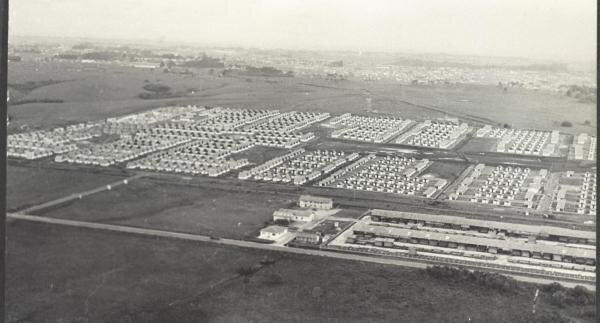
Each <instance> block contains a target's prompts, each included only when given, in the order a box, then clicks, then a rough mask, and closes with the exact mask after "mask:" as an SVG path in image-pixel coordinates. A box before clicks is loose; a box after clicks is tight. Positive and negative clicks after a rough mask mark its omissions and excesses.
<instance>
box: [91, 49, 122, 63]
mask: <svg viewBox="0 0 600 323" xmlns="http://www.w3.org/2000/svg"><path fill="white" fill-rule="evenodd" d="M122 57H123V54H122V53H119V52H109V51H99V52H89V53H83V54H81V59H93V60H96V61H114V60H118V59H120V58H122Z"/></svg>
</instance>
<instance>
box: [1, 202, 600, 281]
mask: <svg viewBox="0 0 600 323" xmlns="http://www.w3.org/2000/svg"><path fill="white" fill-rule="evenodd" d="M7 218H8V219H12V220H24V221H33V222H42V223H50V224H56V225H67V226H73V227H81V228H88V229H95V230H105V231H113V232H122V233H131V234H138V235H145V236H153V237H164V238H172V239H182V240H191V241H202V242H210V243H216V244H221V245H229V246H236V247H242V248H253V249H261V250H270V251H278V252H288V253H295V254H304V255H310V256H319V257H330V258H337V259H345V260H354V261H364V262H372V263H379V264H387V265H396V266H404V267H411V268H421V269H423V268H426V267H427V266H428V265H427V264H426V263H422V262H412V261H405V260H400V259H390V258H381V257H372V256H363V255H357V254H349V253H337V252H332V251H325V250H314V249H300V248H290V247H285V246H277V245H271V244H263V243H258V242H252V241H243V240H233V239H219V240H214V239H211V238H210V237H208V236H202V235H195V234H187V233H178V232H168V231H162V230H154V229H145V228H135V227H128V226H121V225H113V224H104V223H93V222H83V221H73V220H63V219H56V218H47V217H41V216H34V215H27V214H22V213H8V214H7ZM507 275H509V276H512V277H513V278H515V279H517V280H521V281H527V282H533V283H543V284H548V283H551V282H554V281H556V279H546V278H541V277H530V276H521V275H516V274H507ZM560 282H561V284H563V285H565V286H568V287H573V286H575V285H584V286H586V287H587V288H589V289H593V290H595V285H593V283H591V282H578V283H573V282H568V281H567V282H564V281H560Z"/></svg>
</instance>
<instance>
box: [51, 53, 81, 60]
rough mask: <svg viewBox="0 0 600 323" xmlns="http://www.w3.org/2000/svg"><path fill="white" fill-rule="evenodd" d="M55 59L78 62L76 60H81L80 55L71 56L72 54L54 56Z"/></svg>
mask: <svg viewBox="0 0 600 323" xmlns="http://www.w3.org/2000/svg"><path fill="white" fill-rule="evenodd" d="M54 58H56V59H69V60H76V59H79V55H78V54H71V53H61V54H56V55H54Z"/></svg>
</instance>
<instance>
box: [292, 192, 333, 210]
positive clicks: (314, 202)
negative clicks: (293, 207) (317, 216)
mask: <svg viewBox="0 0 600 323" xmlns="http://www.w3.org/2000/svg"><path fill="white" fill-rule="evenodd" d="M298 205H299V206H300V207H307V208H308V207H310V208H315V209H323V210H330V209H333V200H332V199H330V198H326V197H318V196H311V195H301V196H300V200H298Z"/></svg>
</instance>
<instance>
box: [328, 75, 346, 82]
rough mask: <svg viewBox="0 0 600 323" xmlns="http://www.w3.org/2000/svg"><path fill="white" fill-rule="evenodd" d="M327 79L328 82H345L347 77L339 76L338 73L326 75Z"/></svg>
mask: <svg viewBox="0 0 600 323" xmlns="http://www.w3.org/2000/svg"><path fill="white" fill-rule="evenodd" d="M325 79H326V80H327V81H335V82H337V81H345V80H346V77H345V76H344V75H341V74H338V73H327V75H325Z"/></svg>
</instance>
